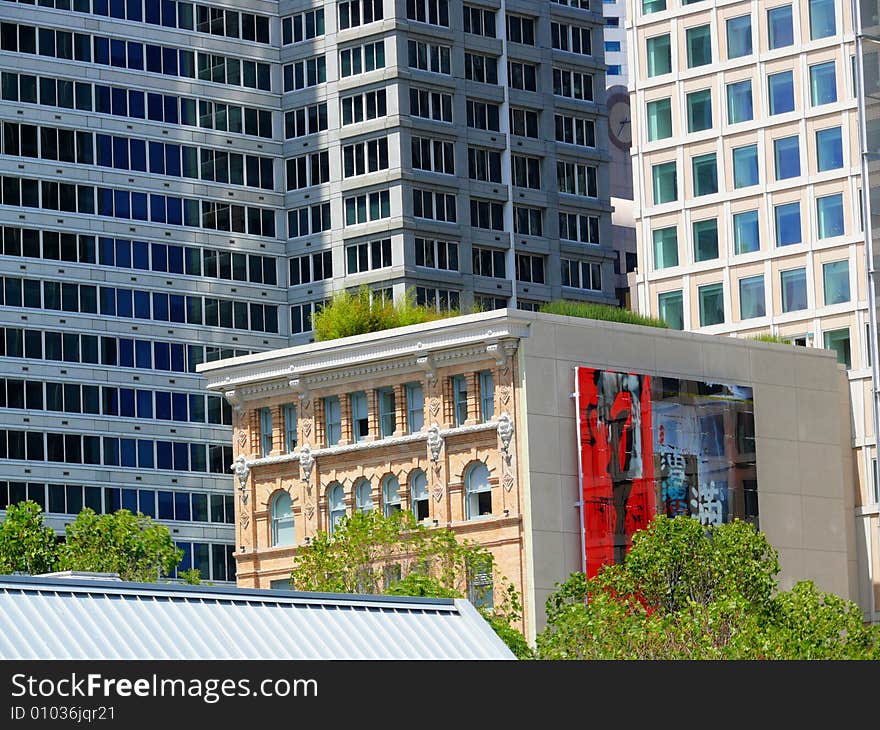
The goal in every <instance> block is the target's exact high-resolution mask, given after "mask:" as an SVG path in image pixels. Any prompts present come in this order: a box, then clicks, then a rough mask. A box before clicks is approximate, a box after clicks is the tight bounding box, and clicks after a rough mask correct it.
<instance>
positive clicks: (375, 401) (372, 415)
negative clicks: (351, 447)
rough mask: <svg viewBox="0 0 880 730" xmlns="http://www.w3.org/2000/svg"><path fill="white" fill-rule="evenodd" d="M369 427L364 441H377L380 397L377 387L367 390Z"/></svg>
mask: <svg viewBox="0 0 880 730" xmlns="http://www.w3.org/2000/svg"><path fill="white" fill-rule="evenodd" d="M367 423H368V424H369V425H368V426H367V429H368V431H369V433H368V434H367V437H366V438H365V439H364V441H375V440H376V438H377V437H378V434H379V397H378V393H377V391H376V389H375V388H370V389H369V390H368V391H367Z"/></svg>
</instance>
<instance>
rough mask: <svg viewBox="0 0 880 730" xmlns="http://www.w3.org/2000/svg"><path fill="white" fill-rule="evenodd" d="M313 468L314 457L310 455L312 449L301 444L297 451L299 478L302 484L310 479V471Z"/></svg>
mask: <svg viewBox="0 0 880 730" xmlns="http://www.w3.org/2000/svg"><path fill="white" fill-rule="evenodd" d="M314 466H315V457H314V456H313V455H312V447H311V446H309V445H308V444H303V446H302V448H301V449H300V450H299V476H300V479H302V480H303V481H304V482H308V481H309V480H310V479H311V478H312V469H313V468H314Z"/></svg>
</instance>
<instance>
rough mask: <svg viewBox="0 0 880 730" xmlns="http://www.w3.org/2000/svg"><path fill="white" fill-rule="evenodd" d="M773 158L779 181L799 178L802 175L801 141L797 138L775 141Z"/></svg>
mask: <svg viewBox="0 0 880 730" xmlns="http://www.w3.org/2000/svg"><path fill="white" fill-rule="evenodd" d="M773 157H774V160H775V164H776V179H777V180H784V179H786V178H789V177H798V176H799V175H800V174H801V152H800V140H799V139H798V138H797V137H784V138H782V139H777V140H774V141H773Z"/></svg>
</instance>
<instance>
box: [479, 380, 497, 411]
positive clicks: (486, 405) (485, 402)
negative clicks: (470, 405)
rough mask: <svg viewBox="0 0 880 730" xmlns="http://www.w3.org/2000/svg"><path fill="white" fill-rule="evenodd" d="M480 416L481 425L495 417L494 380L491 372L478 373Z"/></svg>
mask: <svg viewBox="0 0 880 730" xmlns="http://www.w3.org/2000/svg"><path fill="white" fill-rule="evenodd" d="M480 415H481V416H482V419H483V423H485V422H486V421H491V420H492V418H493V416H494V415H495V380H494V378H493V377H492V371H491V370H481V371H480Z"/></svg>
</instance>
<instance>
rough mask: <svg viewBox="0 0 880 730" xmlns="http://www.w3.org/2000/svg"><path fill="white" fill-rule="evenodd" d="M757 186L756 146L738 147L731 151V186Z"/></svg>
mask: <svg viewBox="0 0 880 730" xmlns="http://www.w3.org/2000/svg"><path fill="white" fill-rule="evenodd" d="M757 184H758V145H754V144H752V145H749V146H747V147H739V148H737V149H735V150H734V151H733V186H734V187H735V188H745V187H748V186H749V185H757Z"/></svg>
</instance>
